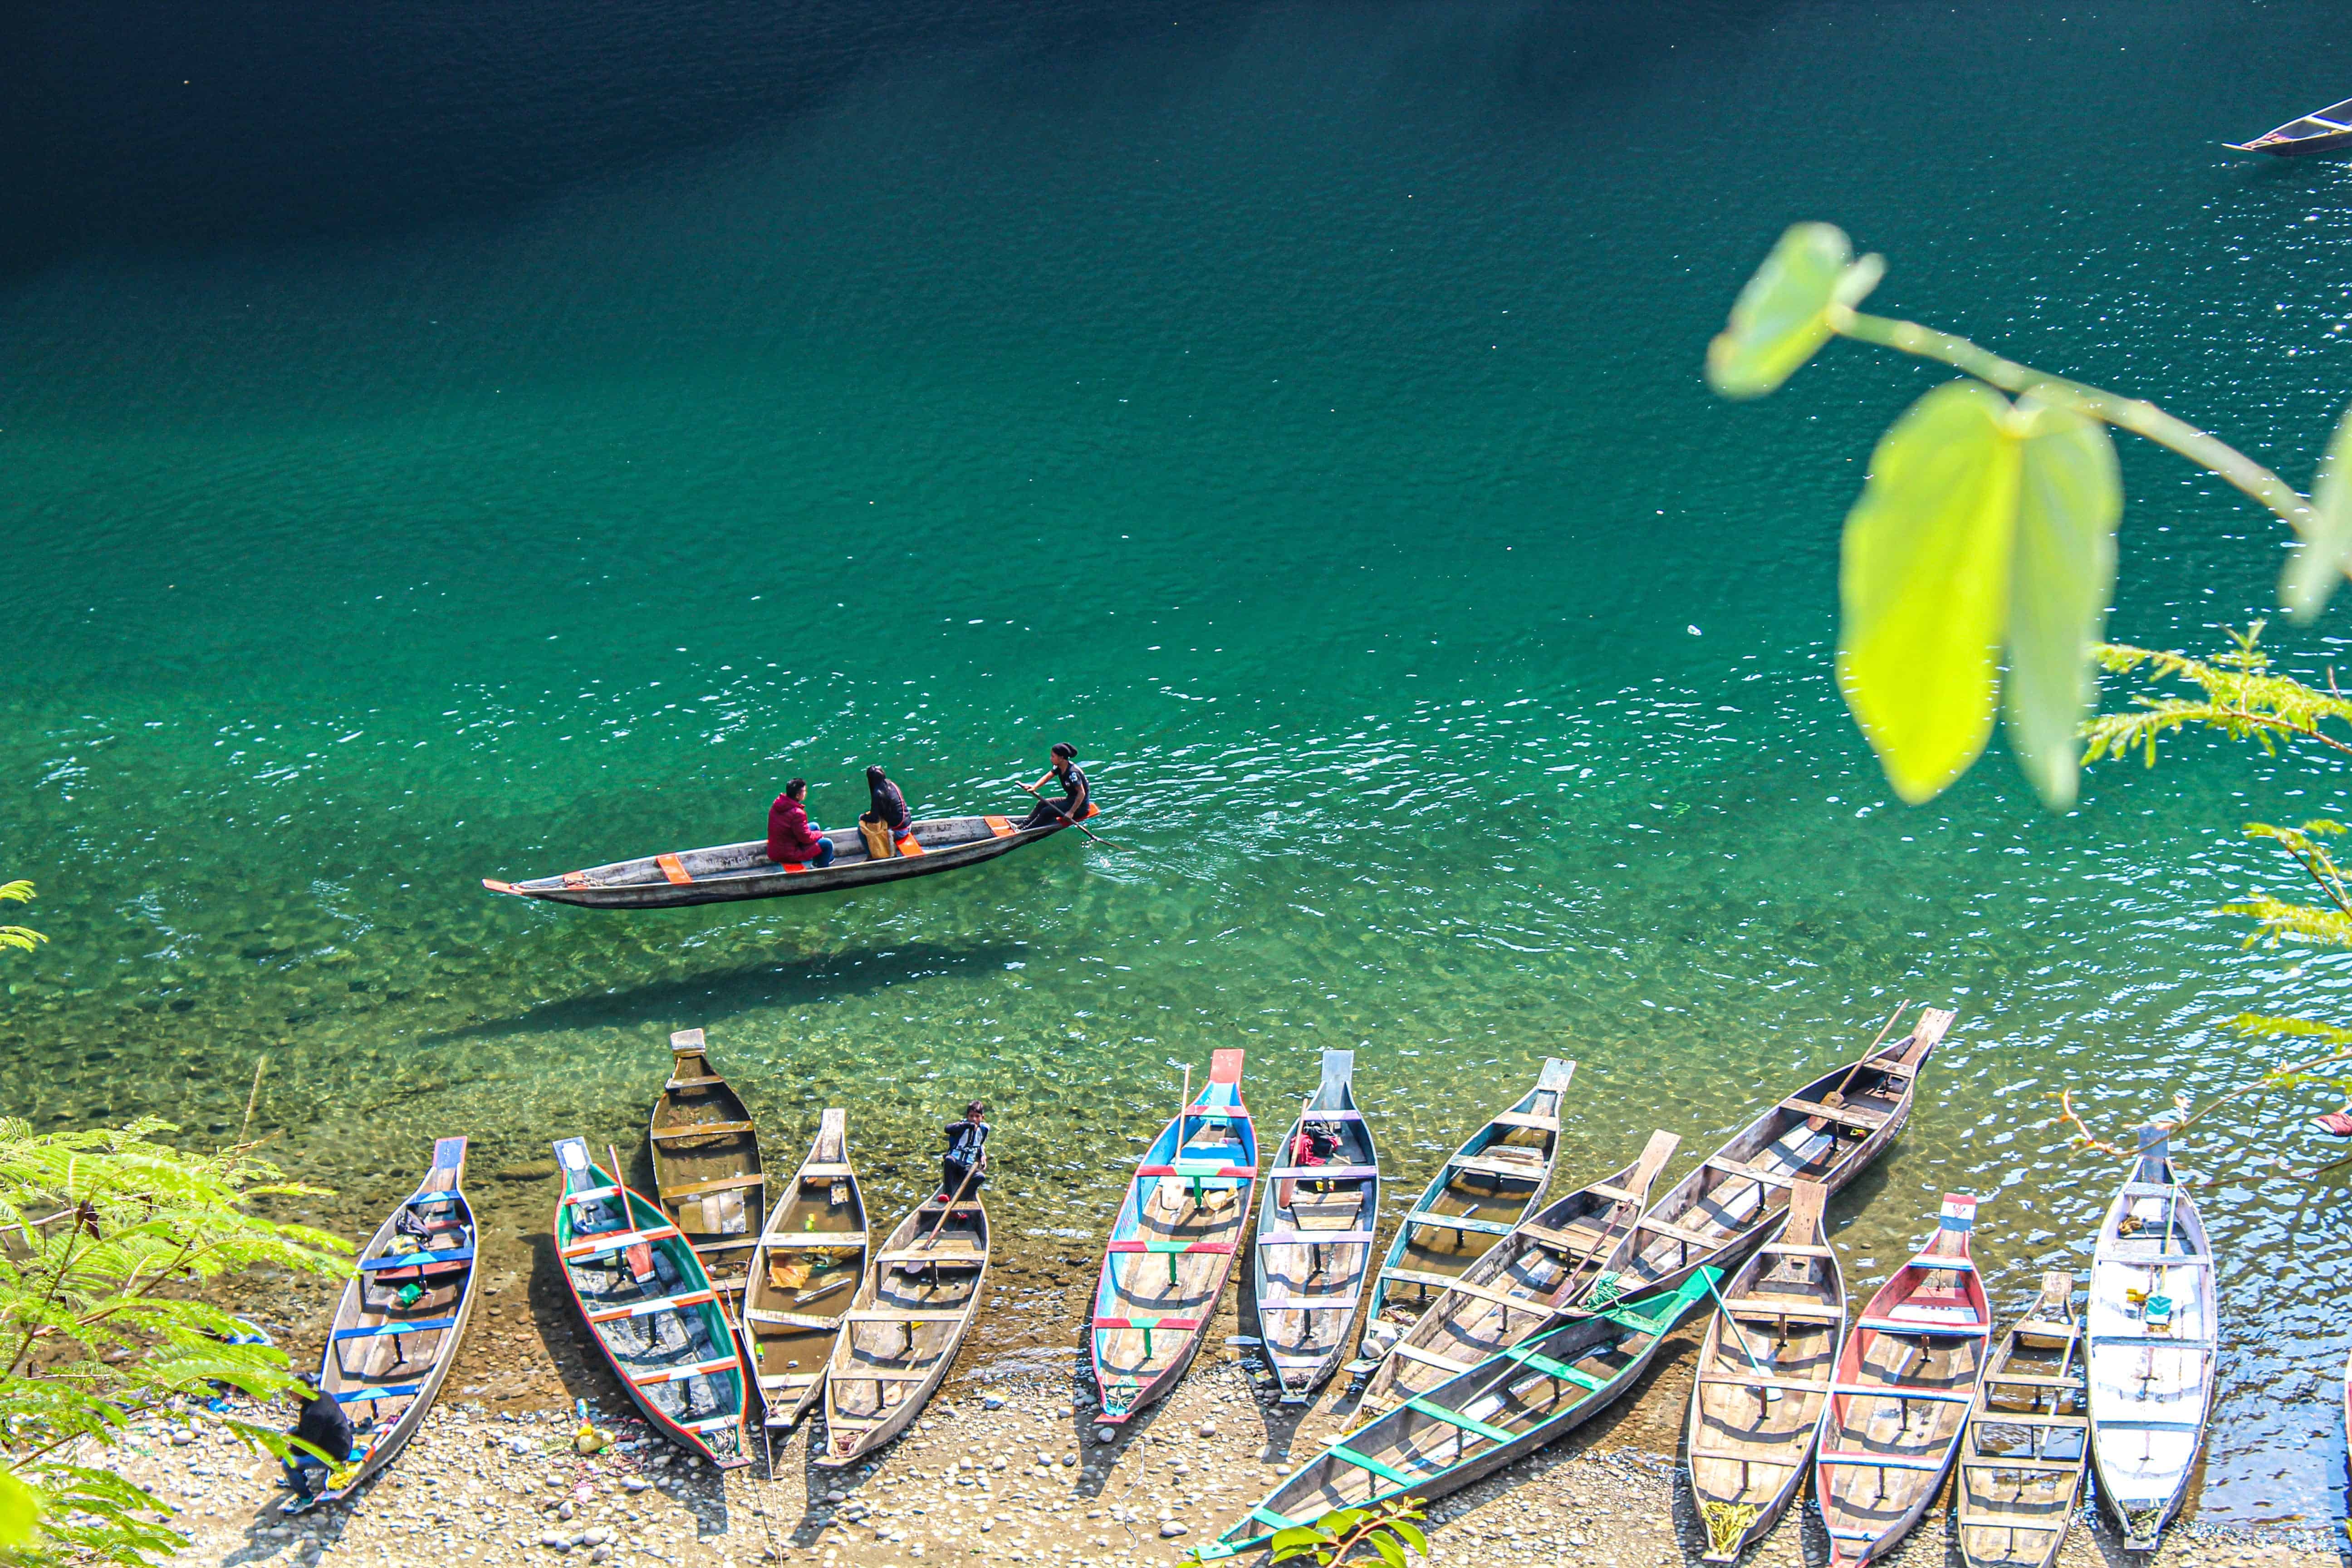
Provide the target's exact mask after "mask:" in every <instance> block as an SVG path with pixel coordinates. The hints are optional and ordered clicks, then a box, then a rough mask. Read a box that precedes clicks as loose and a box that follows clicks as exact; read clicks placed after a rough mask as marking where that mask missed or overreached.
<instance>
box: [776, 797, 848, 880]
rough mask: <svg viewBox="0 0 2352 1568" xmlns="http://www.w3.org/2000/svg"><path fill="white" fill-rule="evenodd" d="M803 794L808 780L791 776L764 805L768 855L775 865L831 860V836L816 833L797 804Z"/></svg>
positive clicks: (819, 863) (803, 808)
mask: <svg viewBox="0 0 2352 1568" xmlns="http://www.w3.org/2000/svg"><path fill="white" fill-rule="evenodd" d="M807 794H808V780H806V779H794V780H793V782H792V783H790V784H786V785H785V786H784V793H783V794H782V795H778V796H777V797H776V803H775V804H774V805H771V806H770V807H768V858H769V859H771V860H773V861H774V862H775V863H776V864H777V865H779V866H830V865H832V864H833V840H832V839H830V838H826V837H821V836H820V835H819V834H818V833H817V830H816V829H815V827H814V826H812V825H811V824H810V822H809V816H808V807H807V806H805V805H802V804H801V799H802V797H803V795H807Z"/></svg>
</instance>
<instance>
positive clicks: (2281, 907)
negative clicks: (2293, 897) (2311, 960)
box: [2217, 893, 2352, 947]
mask: <svg viewBox="0 0 2352 1568" xmlns="http://www.w3.org/2000/svg"><path fill="white" fill-rule="evenodd" d="M2217 912H2218V913H2221V914H2225V915H2242V916H2244V917H2245V918H2246V919H2248V920H2250V921H2254V922H2255V929H2254V932H2253V934H2252V935H2251V936H2249V937H2248V938H2246V945H2247V946H2248V947H2252V946H2253V945H2254V944H2255V943H2257V942H2260V943H2262V944H2263V945H2264V946H2266V947H2275V946H2276V945H2278V943H2279V942H2288V941H2291V942H2316V943H2319V944H2321V945H2323V946H2326V947H2352V915H2347V914H2345V913H2344V912H2343V911H2341V910H2323V909H2318V908H2315V907H2314V906H2312V905H2310V904H2290V903H2288V902H2287V901H2286V900H2284V899H2274V898H2273V897H2271V896H2270V895H2269V894H2268V893H2255V894H2252V895H2251V896H2250V897H2247V898H2243V899H2241V900H2237V901H2236V902H2234V903H2228V904H2223V905H2222V906H2221V909H2220V910H2218V911H2217Z"/></svg>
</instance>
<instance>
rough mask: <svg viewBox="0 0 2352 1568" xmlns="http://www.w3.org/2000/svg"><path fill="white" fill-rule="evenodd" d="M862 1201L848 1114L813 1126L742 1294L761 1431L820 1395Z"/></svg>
mask: <svg viewBox="0 0 2352 1568" xmlns="http://www.w3.org/2000/svg"><path fill="white" fill-rule="evenodd" d="M866 1250H867V1248H866V1198H865V1194H862V1193H861V1192H860V1191H859V1190H858V1186H857V1172H856V1168H855V1167H854V1166H852V1165H851V1164H850V1163H849V1121H848V1113H847V1112H845V1111H844V1110H840V1109H839V1108H837V1107H836V1108H834V1109H831V1110H826V1111H825V1113H824V1115H823V1116H822V1117H820V1118H818V1121H817V1131H816V1142H814V1143H813V1144H811V1145H810V1146H809V1152H808V1158H807V1159H805V1160H803V1161H802V1162H801V1168H800V1169H799V1170H797V1171H795V1172H793V1179H792V1184H791V1185H790V1186H789V1187H787V1188H786V1189H785V1190H784V1194H783V1196H782V1199H781V1200H780V1201H779V1202H778V1203H777V1205H776V1211H775V1214H774V1215H773V1216H772V1217H771V1218H770V1219H769V1221H768V1228H767V1229H766V1231H764V1232H763V1233H762V1234H761V1237H760V1245H759V1247H757V1248H756V1249H755V1250H754V1251H753V1252H752V1254H751V1286H750V1288H749V1289H746V1290H745V1291H744V1293H743V1309H742V1324H743V1343H744V1347H745V1349H746V1350H747V1351H749V1352H750V1354H751V1370H752V1372H753V1373H754V1374H755V1375H756V1376H757V1377H758V1379H759V1385H760V1403H761V1406H762V1407H763V1409H764V1411H765V1415H764V1416H763V1421H764V1426H765V1431H766V1432H768V1433H772V1432H774V1431H775V1430H776V1429H777V1428H779V1427H784V1426H791V1425H792V1424H793V1422H795V1421H798V1420H799V1419H800V1418H801V1417H802V1416H803V1415H806V1414H807V1413H808V1409H809V1406H810V1405H814V1404H815V1403H816V1402H817V1399H818V1398H819V1396H820V1395H821V1394H823V1393H824V1369H825V1363H828V1362H830V1361H831V1360H832V1359H833V1343H834V1341H835V1339H837V1338H839V1337H840V1334H841V1324H842V1318H843V1317H844V1315H845V1314H846V1313H847V1312H848V1310H849V1308H850V1304H851V1303H852V1302H854V1301H855V1300H856V1299H857V1287H858V1284H859V1282H860V1281H862V1280H863V1279H865V1278H866Z"/></svg>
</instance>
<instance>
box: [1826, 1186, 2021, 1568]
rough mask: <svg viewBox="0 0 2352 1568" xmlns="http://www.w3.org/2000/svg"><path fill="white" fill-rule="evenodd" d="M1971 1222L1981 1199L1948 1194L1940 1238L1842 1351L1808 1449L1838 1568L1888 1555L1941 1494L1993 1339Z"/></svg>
mask: <svg viewBox="0 0 2352 1568" xmlns="http://www.w3.org/2000/svg"><path fill="white" fill-rule="evenodd" d="M1976 1223H1977V1200H1976V1199H1975V1198H1973V1197H1970V1196H1969V1195H1968V1194H1965V1193H1947V1194H1944V1206H1943V1212H1942V1214H1941V1215H1939V1216H1938V1218H1937V1227H1936V1234H1935V1236H1934V1237H1931V1238H1930V1239H1929V1240H1928V1243H1927V1246H1926V1247H1921V1248H1920V1249H1919V1254H1918V1256H1917V1257H1916V1258H1912V1259H1911V1261H1910V1262H1908V1263H1906V1264H1905V1265H1904V1266H1903V1267H1902V1268H1899V1269H1897V1270H1895V1277H1894V1278H1893V1279H1889V1280H1888V1281H1887V1282H1886V1283H1885V1285H1882V1286H1880V1287H1879V1289H1878V1293H1877V1294H1876V1295H1874V1296H1873V1297H1872V1298H1871V1299H1870V1305H1868V1306H1867V1307H1864V1309H1863V1310H1862V1316H1861V1317H1860V1318H1859V1319H1857V1320H1855V1321H1854V1325H1853V1333H1852V1334H1851V1335H1849V1336H1848V1337H1847V1339H1846V1342H1845V1349H1844V1351H1843V1352H1841V1353H1840V1354H1839V1356H1838V1371H1837V1381H1836V1383H1835V1384H1833V1385H1832V1388H1831V1390H1830V1403H1829V1408H1828V1409H1827V1410H1826V1411H1824V1412H1823V1413H1822V1430H1821V1438H1820V1442H1821V1447H1820V1448H1819V1450H1818V1451H1817V1452H1816V1453H1815V1454H1814V1456H1813V1496H1814V1497H1815V1499H1816V1500H1819V1502H1820V1504H1821V1509H1822V1524H1823V1525H1824V1526H1825V1527H1826V1528H1827V1530H1828V1531H1829V1538H1830V1564H1831V1568H1845V1565H1848V1564H1859V1563H1867V1562H1869V1561H1871V1560H1872V1559H1873V1558H1875V1557H1878V1556H1881V1555H1883V1554H1885V1552H1890V1551H1892V1550H1893V1549H1894V1548H1895V1546H1896V1545H1897V1544H1899V1543H1900V1542H1902V1540H1903V1538H1904V1537H1905V1536H1906V1535H1907V1534H1909V1533H1910V1531H1911V1527H1912V1526H1913V1525H1915V1524H1916V1523H1918V1522H1919V1516H1920V1515H1921V1514H1923V1513H1925V1512H1926V1511H1927V1505H1928V1504H1930V1503H1932V1502H1934V1501H1935V1500H1936V1495H1937V1493H1938V1492H1940V1491H1942V1490H1943V1489H1944V1476H1945V1473H1946V1472H1947V1471H1948V1470H1949V1469H1950V1468H1952V1458H1953V1456H1954V1455H1955V1454H1956V1453H1957V1452H1958V1449H1959V1446H1960V1429H1961V1426H1963V1425H1964V1424H1965V1423H1966V1421H1967V1420H1968V1414H1969V1406H1970V1405H1972V1404H1974V1403H1975V1400H1976V1393H1977V1379H1978V1377H1979V1374H1981V1373H1983V1371H1984V1368H1985V1347H1986V1346H1987V1344H1988V1343H1990V1341H1991V1339H1992V1321H1991V1316H1992V1314H1991V1310H1990V1308H1989V1307H1987V1306H1986V1304H1985V1292H1984V1282H1983V1281H1982V1280H1980V1279H1978V1278H1977V1268H1976V1264H1975V1263H1974V1262H1973V1261H1971V1260H1970V1259H1969V1232H1970V1231H1972V1230H1974V1229H1975V1228H1976Z"/></svg>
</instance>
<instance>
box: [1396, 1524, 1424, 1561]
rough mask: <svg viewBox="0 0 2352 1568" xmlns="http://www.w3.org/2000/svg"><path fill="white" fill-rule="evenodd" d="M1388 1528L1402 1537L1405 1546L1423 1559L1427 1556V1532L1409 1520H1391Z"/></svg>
mask: <svg viewBox="0 0 2352 1568" xmlns="http://www.w3.org/2000/svg"><path fill="white" fill-rule="evenodd" d="M1389 1528H1390V1529H1391V1530H1393V1531H1396V1532H1397V1533H1398V1534H1399V1535H1401V1536H1402V1537H1403V1538H1404V1543H1405V1544H1406V1545H1407V1546H1410V1547H1412V1549H1413V1550H1414V1551H1415V1552H1420V1553H1421V1554H1422V1555H1423V1557H1426V1556H1428V1555H1429V1531H1425V1530H1423V1529H1422V1528H1421V1526H1419V1525H1417V1524H1415V1523H1413V1521H1411V1520H1409V1519H1392V1520H1391V1521H1389Z"/></svg>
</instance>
